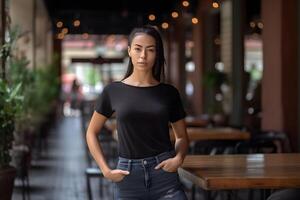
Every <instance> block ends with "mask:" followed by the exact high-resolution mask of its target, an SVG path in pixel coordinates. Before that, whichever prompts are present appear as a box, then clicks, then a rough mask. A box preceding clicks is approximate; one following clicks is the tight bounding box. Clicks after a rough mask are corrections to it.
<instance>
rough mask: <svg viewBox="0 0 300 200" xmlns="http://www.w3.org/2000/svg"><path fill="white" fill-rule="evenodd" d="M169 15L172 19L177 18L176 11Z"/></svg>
mask: <svg viewBox="0 0 300 200" xmlns="http://www.w3.org/2000/svg"><path fill="white" fill-rule="evenodd" d="M171 15H172V17H173V18H177V17H178V16H179V14H178V12H176V11H174V12H172V14H171Z"/></svg>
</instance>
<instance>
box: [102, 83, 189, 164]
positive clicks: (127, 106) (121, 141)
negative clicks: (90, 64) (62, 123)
mask: <svg viewBox="0 0 300 200" xmlns="http://www.w3.org/2000/svg"><path fill="white" fill-rule="evenodd" d="M96 112H98V113H100V114H102V115H104V116H106V117H107V118H109V117H110V116H111V115H112V114H113V113H114V112H116V113H115V114H116V120H117V132H118V148H119V156H121V157H124V158H130V159H138V158H145V157H150V156H155V155H157V154H160V153H162V152H165V151H170V150H173V149H174V147H173V145H172V144H171V141H170V136H169V122H171V123H173V122H176V121H178V120H180V119H183V118H184V117H185V116H186V113H185V111H184V108H183V105H182V102H181V98H180V95H179V92H178V90H177V89H176V88H175V87H173V86H172V85H169V84H166V83H159V84H158V85H154V86H145V87H138V86H132V85H128V84H125V83H123V82H121V81H116V82H112V83H110V84H108V85H107V86H105V87H104V89H103V91H102V93H101V95H100V96H99V98H98V101H97V104H96Z"/></svg>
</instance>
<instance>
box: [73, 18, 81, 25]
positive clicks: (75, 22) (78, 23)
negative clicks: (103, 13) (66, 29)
mask: <svg viewBox="0 0 300 200" xmlns="http://www.w3.org/2000/svg"><path fill="white" fill-rule="evenodd" d="M73 25H74V26H75V27H78V26H80V21H79V20H78V19H77V20H75V21H74V22H73Z"/></svg>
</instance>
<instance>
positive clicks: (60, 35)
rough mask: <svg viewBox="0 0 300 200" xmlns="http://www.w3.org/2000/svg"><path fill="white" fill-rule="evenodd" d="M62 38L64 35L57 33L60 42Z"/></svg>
mask: <svg viewBox="0 0 300 200" xmlns="http://www.w3.org/2000/svg"><path fill="white" fill-rule="evenodd" d="M64 37H65V35H64V34H63V33H59V34H58V36H57V38H58V39H60V40H62V39H64Z"/></svg>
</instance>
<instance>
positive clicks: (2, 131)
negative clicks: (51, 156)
mask: <svg viewBox="0 0 300 200" xmlns="http://www.w3.org/2000/svg"><path fill="white" fill-rule="evenodd" d="M7 34H8V36H9V37H8V39H7V40H6V41H5V43H4V44H3V46H2V47H1V50H0V57H1V59H2V61H3V62H2V65H3V66H2V76H1V77H0V199H1V200H10V199H11V196H12V191H13V186H14V179H15V176H16V169H15V168H14V167H12V166H11V165H10V163H11V160H12V152H11V150H12V146H13V141H14V130H15V120H16V117H17V115H18V114H19V113H20V111H21V107H22V103H23V97H22V96H21V95H20V90H21V86H22V82H14V83H11V82H9V81H8V80H7V78H6V69H5V65H6V64H7V62H8V61H9V59H12V57H13V56H12V49H13V47H14V45H15V41H16V39H17V29H13V30H9V31H8V33H7Z"/></svg>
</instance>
